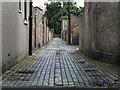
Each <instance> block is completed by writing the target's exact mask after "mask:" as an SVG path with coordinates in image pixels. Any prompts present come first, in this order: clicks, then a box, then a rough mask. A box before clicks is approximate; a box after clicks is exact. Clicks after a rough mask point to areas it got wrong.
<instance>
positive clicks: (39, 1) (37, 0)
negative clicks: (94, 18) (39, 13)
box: [33, 0, 84, 9]
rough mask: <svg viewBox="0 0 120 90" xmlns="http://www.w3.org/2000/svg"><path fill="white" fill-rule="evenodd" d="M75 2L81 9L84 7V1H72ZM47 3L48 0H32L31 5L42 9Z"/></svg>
mask: <svg viewBox="0 0 120 90" xmlns="http://www.w3.org/2000/svg"><path fill="white" fill-rule="evenodd" d="M74 1H76V2H77V5H78V6H81V7H83V6H84V0H74ZM45 2H48V0H33V5H34V6H40V7H41V8H42V9H44V8H45V6H44V3H45Z"/></svg>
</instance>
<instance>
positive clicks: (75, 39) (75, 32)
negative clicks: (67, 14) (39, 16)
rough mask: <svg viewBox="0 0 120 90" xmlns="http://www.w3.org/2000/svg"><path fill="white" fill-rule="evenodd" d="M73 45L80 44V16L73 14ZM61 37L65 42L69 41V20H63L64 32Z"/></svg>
mask: <svg viewBox="0 0 120 90" xmlns="http://www.w3.org/2000/svg"><path fill="white" fill-rule="evenodd" d="M70 20H71V37H70V38H71V44H74V45H75V44H77V45H78V43H79V31H78V26H79V18H78V16H75V15H73V14H71V18H70ZM61 37H62V39H63V40H66V41H68V20H64V19H63V20H62V31H61Z"/></svg>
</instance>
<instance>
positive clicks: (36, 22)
mask: <svg viewBox="0 0 120 90" xmlns="http://www.w3.org/2000/svg"><path fill="white" fill-rule="evenodd" d="M42 17H43V14H42V10H41V9H40V8H38V7H35V8H34V7H33V30H32V38H33V39H32V47H33V49H35V48H40V47H41V46H43V41H42V40H43V23H42Z"/></svg>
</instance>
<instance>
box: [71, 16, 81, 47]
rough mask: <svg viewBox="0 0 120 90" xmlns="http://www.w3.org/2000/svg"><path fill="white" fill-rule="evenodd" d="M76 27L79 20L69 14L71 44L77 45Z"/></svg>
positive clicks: (77, 34)
mask: <svg viewBox="0 0 120 90" xmlns="http://www.w3.org/2000/svg"><path fill="white" fill-rule="evenodd" d="M78 26H79V18H78V16H75V15H73V14H71V34H72V44H77V45H78V43H79V32H78Z"/></svg>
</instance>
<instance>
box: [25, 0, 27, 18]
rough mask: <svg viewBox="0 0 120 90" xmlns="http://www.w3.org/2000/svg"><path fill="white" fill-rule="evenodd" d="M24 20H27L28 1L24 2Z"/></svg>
mask: <svg viewBox="0 0 120 90" xmlns="http://www.w3.org/2000/svg"><path fill="white" fill-rule="evenodd" d="M24 12H25V13H24V19H25V20H27V1H26V0H25V2H24Z"/></svg>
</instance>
